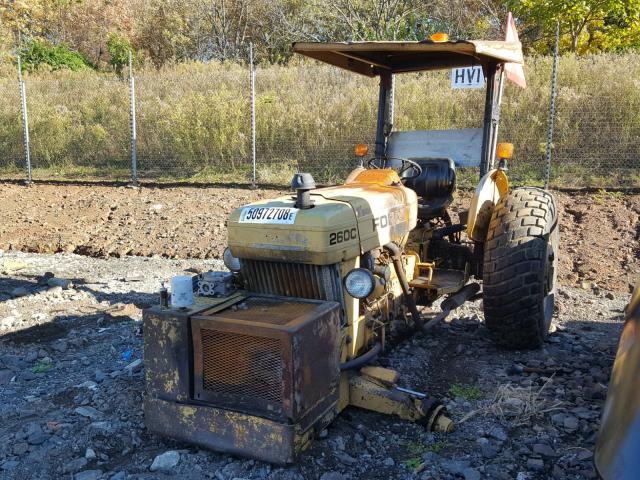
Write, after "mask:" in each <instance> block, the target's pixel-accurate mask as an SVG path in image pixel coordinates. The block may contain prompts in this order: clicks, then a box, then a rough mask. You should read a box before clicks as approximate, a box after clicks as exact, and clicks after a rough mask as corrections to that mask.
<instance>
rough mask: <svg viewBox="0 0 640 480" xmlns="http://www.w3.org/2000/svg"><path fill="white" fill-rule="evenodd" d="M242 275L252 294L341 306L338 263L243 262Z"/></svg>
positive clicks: (244, 260)
mask: <svg viewBox="0 0 640 480" xmlns="http://www.w3.org/2000/svg"><path fill="white" fill-rule="evenodd" d="M242 273H243V276H244V278H245V281H246V282H247V287H248V288H249V290H251V291H253V292H257V293H266V294H270V295H283V296H286V297H297V298H309V299H316V300H328V301H333V302H338V303H340V304H342V303H343V302H342V284H341V282H340V270H339V267H338V265H337V264H335V265H309V264H305V263H285V262H267V261H263V260H246V259H243V260H242Z"/></svg>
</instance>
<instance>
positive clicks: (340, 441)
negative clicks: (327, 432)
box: [331, 436, 347, 451]
mask: <svg viewBox="0 0 640 480" xmlns="http://www.w3.org/2000/svg"><path fill="white" fill-rule="evenodd" d="M331 443H332V444H333V445H334V447H335V448H336V450H342V451H345V450H346V448H347V443H346V442H345V441H344V438H342V437H341V436H337V437H336V438H334V439H332V440H331Z"/></svg>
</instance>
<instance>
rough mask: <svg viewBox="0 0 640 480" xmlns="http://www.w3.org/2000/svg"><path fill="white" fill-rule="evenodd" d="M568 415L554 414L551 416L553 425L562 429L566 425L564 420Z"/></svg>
mask: <svg viewBox="0 0 640 480" xmlns="http://www.w3.org/2000/svg"><path fill="white" fill-rule="evenodd" d="M566 416H567V414H566V413H554V414H553V415H551V423H553V424H554V425H555V426H556V427H562V426H563V425H564V419H565V418H566Z"/></svg>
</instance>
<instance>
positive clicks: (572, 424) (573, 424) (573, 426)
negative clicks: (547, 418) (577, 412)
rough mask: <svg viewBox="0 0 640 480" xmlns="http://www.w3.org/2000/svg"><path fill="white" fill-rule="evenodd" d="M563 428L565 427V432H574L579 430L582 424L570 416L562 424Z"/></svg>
mask: <svg viewBox="0 0 640 480" xmlns="http://www.w3.org/2000/svg"><path fill="white" fill-rule="evenodd" d="M562 426H563V427H564V429H565V430H568V431H570V432H572V431H574V430H577V429H578V427H579V426H580V423H579V421H578V419H577V418H576V417H574V416H572V415H569V416H567V417H566V418H565V419H564V421H563V422H562Z"/></svg>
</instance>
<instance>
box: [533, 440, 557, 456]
mask: <svg viewBox="0 0 640 480" xmlns="http://www.w3.org/2000/svg"><path fill="white" fill-rule="evenodd" d="M533 453H537V454H538V455H542V456H543V457H555V456H556V452H555V450H554V449H553V448H551V447H550V446H549V445H547V444H545V443H536V444H534V445H533Z"/></svg>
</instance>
